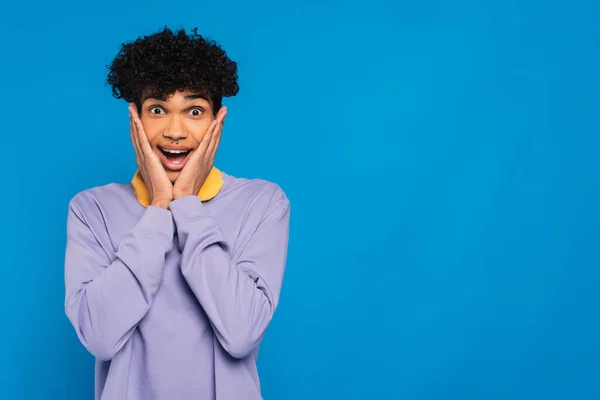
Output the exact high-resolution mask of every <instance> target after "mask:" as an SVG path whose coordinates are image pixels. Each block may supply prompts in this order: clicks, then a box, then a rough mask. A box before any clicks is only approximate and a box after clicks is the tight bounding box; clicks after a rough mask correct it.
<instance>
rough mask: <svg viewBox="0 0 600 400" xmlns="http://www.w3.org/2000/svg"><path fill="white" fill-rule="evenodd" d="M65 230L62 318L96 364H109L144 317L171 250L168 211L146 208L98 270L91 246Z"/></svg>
mask: <svg viewBox="0 0 600 400" xmlns="http://www.w3.org/2000/svg"><path fill="white" fill-rule="evenodd" d="M79 229H80V228H79V225H77V224H75V223H73V224H71V226H70V232H69V241H68V243H67V254H66V264H65V273H66V277H65V278H66V283H67V298H66V304H65V307H66V313H67V316H68V317H69V320H70V321H71V322H72V324H73V326H74V327H75V329H76V332H77V335H78V337H79V339H80V341H81V342H82V343H83V345H84V346H85V347H86V348H87V349H88V350H89V351H90V352H91V353H92V354H93V355H94V356H96V357H98V358H100V359H111V358H112V357H113V356H114V355H115V354H116V353H117V352H118V351H119V350H120V349H121V348H122V346H123V345H124V344H125V343H126V342H127V340H128V339H129V337H130V336H131V334H132V333H133V331H134V330H135V328H136V326H137V324H138V322H139V321H140V320H141V319H142V318H143V317H144V315H145V314H146V313H147V312H148V309H149V307H150V304H151V303H152V299H153V296H154V294H155V293H156V290H157V289H158V285H159V283H160V280H161V276H162V270H163V267H164V262H165V256H166V253H167V252H168V251H169V250H170V249H171V248H172V246H173V244H172V235H173V222H172V217H171V214H170V212H169V211H167V210H160V209H157V208H154V207H149V208H148V209H147V210H146V212H145V214H144V215H143V217H142V218H141V219H140V221H139V223H138V224H137V225H136V226H135V227H134V228H133V229H132V230H131V231H130V232H128V233H127V234H126V235H125V237H124V238H123V240H122V241H121V243H120V244H119V247H118V250H117V252H116V254H115V259H114V260H113V261H112V262H111V263H110V264H108V265H105V264H104V265H103V264H102V262H101V261H100V260H99V259H98V257H97V253H98V252H92V251H91V247H92V246H91V243H86V242H89V240H88V239H87V238H86V237H85V236H84V235H85V233H83V232H79V231H78V230H79Z"/></svg>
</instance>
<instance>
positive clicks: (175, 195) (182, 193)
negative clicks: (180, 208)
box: [173, 190, 194, 200]
mask: <svg viewBox="0 0 600 400" xmlns="http://www.w3.org/2000/svg"><path fill="white" fill-rule="evenodd" d="M193 193H194V192H193V191H192V190H183V191H180V192H173V200H177V199H180V198H182V197H186V196H191V195H192V194H193Z"/></svg>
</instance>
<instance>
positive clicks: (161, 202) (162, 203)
mask: <svg viewBox="0 0 600 400" xmlns="http://www.w3.org/2000/svg"><path fill="white" fill-rule="evenodd" d="M170 203H171V200H170V199H152V202H151V203H150V205H151V206H154V207H160V208H163V209H165V210H168V209H169V204H170Z"/></svg>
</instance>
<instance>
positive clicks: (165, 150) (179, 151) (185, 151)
mask: <svg viewBox="0 0 600 400" xmlns="http://www.w3.org/2000/svg"><path fill="white" fill-rule="evenodd" d="M163 151H164V152H165V153H169V154H185V153H187V152H188V151H187V150H167V149H163Z"/></svg>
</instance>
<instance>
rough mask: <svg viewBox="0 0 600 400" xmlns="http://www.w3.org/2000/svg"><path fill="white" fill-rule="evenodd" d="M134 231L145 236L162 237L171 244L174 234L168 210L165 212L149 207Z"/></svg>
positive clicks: (158, 208) (171, 216) (173, 226)
mask: <svg viewBox="0 0 600 400" xmlns="http://www.w3.org/2000/svg"><path fill="white" fill-rule="evenodd" d="M136 229H137V230H139V231H140V232H142V233H143V234H144V235H145V236H149V235H152V236H153V235H157V236H163V237H164V238H165V239H166V240H167V241H169V242H170V243H171V242H172V241H173V234H174V233H175V224H174V223H173V215H172V214H171V212H170V211H169V210H165V209H164V208H160V207H155V206H149V207H147V208H146V211H145V212H144V215H142V218H140V220H139V221H138V223H137V225H136Z"/></svg>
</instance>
